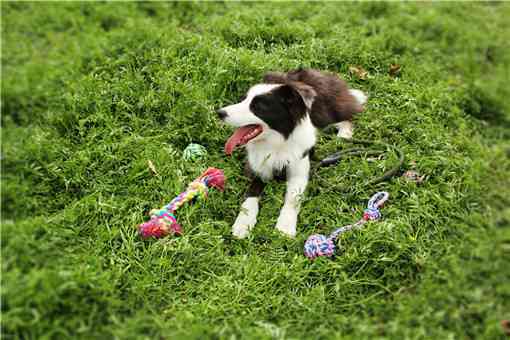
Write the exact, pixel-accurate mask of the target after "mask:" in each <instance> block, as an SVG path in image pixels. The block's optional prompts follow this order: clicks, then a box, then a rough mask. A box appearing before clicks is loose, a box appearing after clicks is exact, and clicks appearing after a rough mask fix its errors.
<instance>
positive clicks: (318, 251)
mask: <svg viewBox="0 0 510 340" xmlns="http://www.w3.org/2000/svg"><path fill="white" fill-rule="evenodd" d="M389 197H390V194H389V193H387V192H386V191H381V192H378V193H376V194H375V195H373V196H372V198H370V200H369V201H368V206H367V208H366V209H365V211H364V213H363V218H362V219H361V220H359V221H358V222H356V223H354V224H349V225H346V226H344V227H341V228H338V229H336V230H335V231H333V232H332V233H331V235H329V237H326V236H324V235H320V234H314V235H310V236H309V237H308V239H307V240H306V242H305V256H306V257H308V258H309V259H310V260H314V259H316V258H317V257H319V256H327V257H331V256H333V254H334V253H335V241H336V239H337V238H338V236H340V234H342V233H345V232H347V231H349V230H352V229H361V228H363V225H364V224H365V223H366V222H367V221H376V220H378V219H380V218H381V213H380V212H379V208H380V207H382V206H383V204H384V202H386V201H387V200H388V198H389Z"/></svg>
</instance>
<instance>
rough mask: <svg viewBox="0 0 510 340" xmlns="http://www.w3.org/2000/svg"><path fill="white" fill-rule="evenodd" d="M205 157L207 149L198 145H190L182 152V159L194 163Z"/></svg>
mask: <svg viewBox="0 0 510 340" xmlns="http://www.w3.org/2000/svg"><path fill="white" fill-rule="evenodd" d="M205 155H207V149H206V148H205V147H203V146H202V145H200V144H195V143H191V144H189V145H188V146H187V147H186V149H184V151H183V152H182V158H184V160H186V161H196V160H199V159H201V158H203V157H204V156H205Z"/></svg>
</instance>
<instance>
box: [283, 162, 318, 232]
mask: <svg viewBox="0 0 510 340" xmlns="http://www.w3.org/2000/svg"><path fill="white" fill-rule="evenodd" d="M309 172H310V160H309V158H308V156H307V157H305V158H303V159H301V160H300V161H299V162H296V164H293V165H292V166H289V167H288V168H287V192H286V193H285V203H284V204H283V207H282V210H281V211H280V216H279V217H278V221H277V222H276V229H278V230H279V231H281V232H282V233H284V234H285V235H287V236H289V237H294V236H296V224H297V217H298V213H299V208H300V205H301V198H302V195H303V194H304V192H305V189H306V185H307V184H308V176H309Z"/></svg>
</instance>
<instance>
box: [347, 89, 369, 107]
mask: <svg viewBox="0 0 510 340" xmlns="http://www.w3.org/2000/svg"><path fill="white" fill-rule="evenodd" d="M349 92H350V93H351V95H352V96H353V97H354V98H356V100H357V101H358V103H360V104H361V105H365V103H366V102H367V99H368V97H367V95H366V94H365V92H363V91H361V90H354V89H351V90H349Z"/></svg>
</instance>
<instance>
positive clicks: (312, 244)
mask: <svg viewBox="0 0 510 340" xmlns="http://www.w3.org/2000/svg"><path fill="white" fill-rule="evenodd" d="M334 253H335V242H334V240H333V239H331V238H329V237H326V236H324V235H320V234H315V235H311V236H310V237H308V239H307V240H306V242H305V256H306V257H308V258H309V259H310V260H314V259H315V258H316V257H319V256H327V257H330V256H333V254H334Z"/></svg>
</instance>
